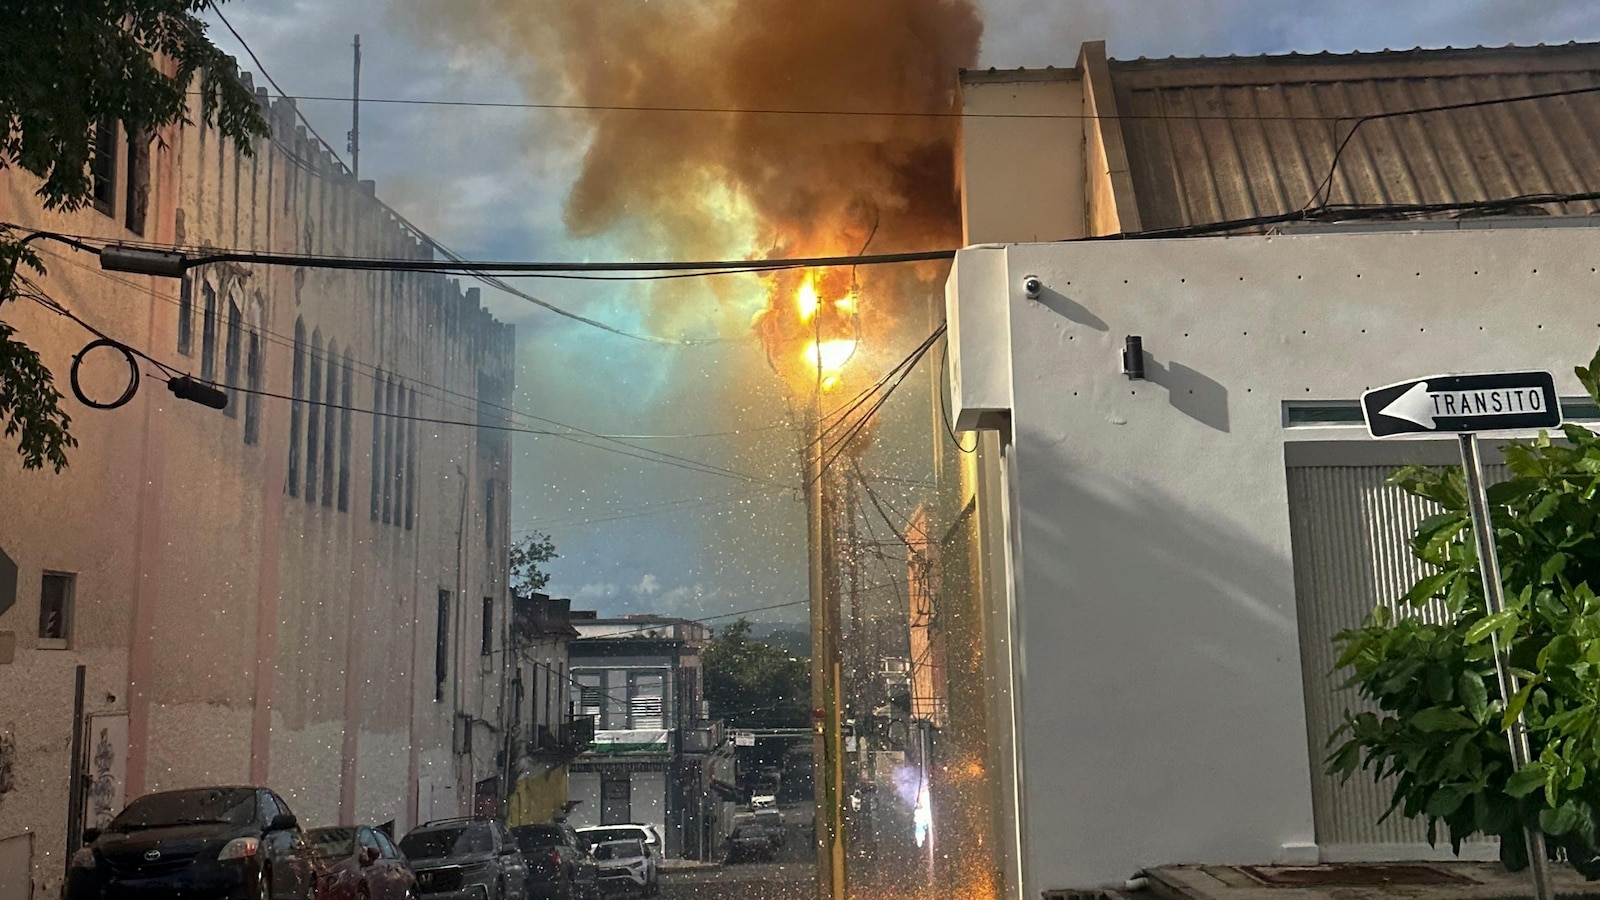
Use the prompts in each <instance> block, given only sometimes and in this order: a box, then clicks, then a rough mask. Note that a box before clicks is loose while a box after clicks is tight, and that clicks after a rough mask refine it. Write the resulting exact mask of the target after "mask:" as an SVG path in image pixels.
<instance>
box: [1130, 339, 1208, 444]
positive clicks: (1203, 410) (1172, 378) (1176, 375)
mask: <svg viewBox="0 0 1600 900" xmlns="http://www.w3.org/2000/svg"><path fill="white" fill-rule="evenodd" d="M1144 372H1145V376H1144V377H1145V380H1146V381H1148V382H1150V383H1151V384H1156V385H1160V386H1161V387H1164V388H1166V389H1167V399H1168V401H1169V402H1171V403H1172V406H1173V408H1174V409H1176V410H1177V411H1178V412H1181V413H1183V414H1184V415H1186V416H1188V417H1189V418H1191V419H1194V420H1195V421H1196V422H1199V423H1200V424H1202V425H1205V426H1207V427H1208V428H1215V429H1216V430H1218V431H1220V432H1222V433H1224V434H1226V433H1227V431H1228V389H1227V388H1225V387H1223V386H1222V382H1220V381H1217V380H1215V379H1213V378H1211V377H1210V376H1207V375H1206V374H1204V373H1202V372H1198V371H1196V370H1194V369H1191V368H1189V367H1188V366H1186V365H1184V364H1183V363H1180V362H1170V363H1167V364H1166V365H1165V366H1163V365H1161V363H1158V362H1156V361H1155V359H1154V358H1153V357H1152V356H1151V355H1150V354H1149V352H1146V353H1145V354H1144Z"/></svg>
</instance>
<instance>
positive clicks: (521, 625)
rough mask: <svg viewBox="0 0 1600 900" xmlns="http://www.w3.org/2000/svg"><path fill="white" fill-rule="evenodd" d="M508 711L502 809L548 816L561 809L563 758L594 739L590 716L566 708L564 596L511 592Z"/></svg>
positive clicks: (568, 604)
mask: <svg viewBox="0 0 1600 900" xmlns="http://www.w3.org/2000/svg"><path fill="white" fill-rule="evenodd" d="M511 609H512V617H511V643H510V648H511V655H512V659H513V661H512V663H511V665H512V666H513V667H514V669H513V671H514V673H515V674H514V675H513V676H512V682H511V684H512V696H513V697H514V698H515V699H514V700H513V703H512V713H511V717H510V720H509V721H508V722H507V726H506V735H507V743H508V747H509V749H510V754H509V759H510V760H511V764H512V767H513V771H512V776H511V779H510V783H511V784H512V785H513V789H512V793H511V798H510V802H509V804H508V807H507V809H506V821H507V822H508V823H509V824H512V825H534V824H540V823H545V822H554V821H556V820H558V819H561V818H564V817H565V816H566V815H567V809H568V807H567V765H568V763H569V762H571V760H572V759H573V757H575V756H577V755H578V754H579V753H581V752H583V751H584V750H585V749H587V748H588V747H589V746H590V744H592V743H593V741H594V725H595V720H594V717H592V716H575V715H574V712H573V703H572V691H571V689H570V687H569V685H570V683H571V681H570V680H571V677H572V676H571V672H570V669H569V663H568V647H569V645H570V644H571V642H572V639H573V638H575V637H577V636H578V631H577V629H575V628H573V627H572V616H571V613H572V601H571V600H566V599H559V600H558V599H552V598H551V597H549V596H548V595H545V594H537V593H536V594H531V595H528V596H520V595H516V594H513V595H512V598H511Z"/></svg>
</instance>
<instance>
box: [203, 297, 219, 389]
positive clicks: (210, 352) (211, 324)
mask: <svg viewBox="0 0 1600 900" xmlns="http://www.w3.org/2000/svg"><path fill="white" fill-rule="evenodd" d="M200 297H201V299H202V301H203V303H204V310H203V311H202V312H201V315H202V316H203V317H204V318H202V319H201V321H200V377H201V378H203V379H204V380H206V381H216V380H217V291H216V288H213V287H212V286H211V283H210V282H201V284H200Z"/></svg>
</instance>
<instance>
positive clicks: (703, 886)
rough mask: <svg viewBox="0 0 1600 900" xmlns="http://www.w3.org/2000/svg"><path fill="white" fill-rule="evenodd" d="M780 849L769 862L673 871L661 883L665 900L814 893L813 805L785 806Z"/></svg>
mask: <svg viewBox="0 0 1600 900" xmlns="http://www.w3.org/2000/svg"><path fill="white" fill-rule="evenodd" d="M782 809H783V817H784V830H785V831H786V832H787V834H786V839H785V841H784V845H783V847H782V849H780V850H779V851H778V854H777V858H776V859H774V860H773V861H772V862H760V863H735V864H733V865H719V866H707V867H705V868H700V869H688V870H684V871H681V872H672V873H669V874H667V875H666V876H664V877H663V878H662V880H661V895H662V896H663V897H665V898H667V900H724V898H727V900H735V898H738V900H743V898H759V900H801V898H806V897H811V896H813V894H814V888H813V886H812V885H813V878H814V876H815V869H816V856H815V853H814V852H813V850H812V845H811V834H810V826H811V817H812V811H813V809H812V806H811V804H809V803H796V804H784V806H783V807H782Z"/></svg>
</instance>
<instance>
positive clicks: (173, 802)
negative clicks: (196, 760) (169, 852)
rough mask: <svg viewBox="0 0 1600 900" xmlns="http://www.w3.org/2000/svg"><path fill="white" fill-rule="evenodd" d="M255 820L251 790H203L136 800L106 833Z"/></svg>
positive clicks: (234, 823)
mask: <svg viewBox="0 0 1600 900" xmlns="http://www.w3.org/2000/svg"><path fill="white" fill-rule="evenodd" d="M255 819H256V792H255V790H254V789H252V788H206V789H204V790H193V791H170V792H168V793H164V794H149V795H147V796H144V797H140V798H139V799H137V800H135V801H133V802H132V803H130V804H128V808H127V809H125V810H123V811H122V813H121V814H120V815H118V816H117V817H116V818H115V819H112V820H111V824H110V825H109V826H107V827H106V830H107V831H110V832H129V831H140V830H143V829H146V828H165V827H168V826H173V825H211V824H217V825H249V824H250V823H251V822H254V821H255Z"/></svg>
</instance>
